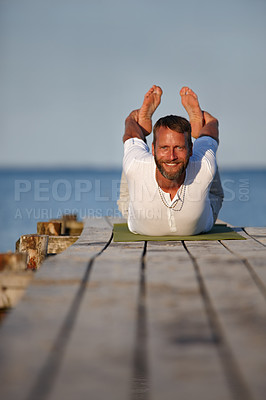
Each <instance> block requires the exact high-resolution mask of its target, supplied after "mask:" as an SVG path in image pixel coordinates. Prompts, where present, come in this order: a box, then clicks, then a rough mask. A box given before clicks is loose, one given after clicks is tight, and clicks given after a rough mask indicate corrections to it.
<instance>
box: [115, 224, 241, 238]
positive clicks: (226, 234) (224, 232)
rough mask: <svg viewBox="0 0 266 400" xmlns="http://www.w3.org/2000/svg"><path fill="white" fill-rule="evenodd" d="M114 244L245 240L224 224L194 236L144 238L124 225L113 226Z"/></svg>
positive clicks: (144, 236)
mask: <svg viewBox="0 0 266 400" xmlns="http://www.w3.org/2000/svg"><path fill="white" fill-rule="evenodd" d="M113 233H114V237H113V240H114V242H139V241H143V240H144V241H145V240H147V241H148V240H150V241H156V242H157V241H158V242H160V241H168V240H228V239H232V240H245V238H244V237H243V236H241V235H239V234H238V233H237V232H235V231H234V230H233V229H232V228H229V227H228V226H226V225H224V224H216V225H214V227H213V228H212V230H211V231H209V232H207V233H201V234H199V235H194V236H146V235H139V234H135V233H132V232H130V230H129V229H128V226H127V224H126V223H124V224H114V227H113Z"/></svg>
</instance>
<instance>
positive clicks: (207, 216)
mask: <svg viewBox="0 0 266 400" xmlns="http://www.w3.org/2000/svg"><path fill="white" fill-rule="evenodd" d="M217 147H218V143H217V142H216V140H214V139H212V138H211V137H208V136H203V137H200V138H198V139H196V141H195V142H194V145H193V154H192V156H191V157H190V159H189V163H188V166H187V169H186V177H185V181H184V183H183V185H182V186H181V187H180V188H179V190H178V191H177V193H176V195H175V197H174V198H173V200H171V198H170V194H169V193H166V192H164V191H162V189H161V188H159V186H158V183H157V181H156V177H155V172H156V164H155V161H154V157H153V155H152V154H151V153H150V152H149V147H148V145H147V144H146V143H145V142H144V141H143V140H141V139H138V138H131V139H128V140H126V142H125V143H124V159H123V169H124V172H125V175H126V178H127V182H128V188H129V197H130V202H129V209H128V227H129V229H130V231H131V232H133V233H140V234H144V235H152V236H163V235H196V234H198V233H201V232H207V231H209V230H210V229H211V228H212V226H213V222H214V221H213V213H212V209H211V205H210V200H209V196H208V192H209V187H210V184H211V182H212V180H213V178H214V175H215V172H216V168H217V166H216V151H217ZM178 199H179V200H178ZM176 200H178V201H177V202H176ZM175 203H176V204H175ZM174 204H175V206H174V207H172V208H171V206H173V205H174Z"/></svg>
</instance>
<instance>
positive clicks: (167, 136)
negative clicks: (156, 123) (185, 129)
mask: <svg viewBox="0 0 266 400" xmlns="http://www.w3.org/2000/svg"><path fill="white" fill-rule="evenodd" d="M152 154H153V156H154V159H155V163H156V166H157V168H158V170H159V171H160V173H161V174H162V175H163V176H164V177H165V178H166V179H169V180H171V181H173V180H176V179H178V178H179V177H180V176H181V175H182V174H183V173H184V171H185V170H186V168H187V165H188V161H189V157H190V156H191V155H192V149H189V148H188V146H187V141H186V134H183V133H178V132H175V131H172V130H171V129H169V128H166V127H163V126H161V127H160V128H159V129H158V130H157V132H156V144H155V146H154V145H153V144H152Z"/></svg>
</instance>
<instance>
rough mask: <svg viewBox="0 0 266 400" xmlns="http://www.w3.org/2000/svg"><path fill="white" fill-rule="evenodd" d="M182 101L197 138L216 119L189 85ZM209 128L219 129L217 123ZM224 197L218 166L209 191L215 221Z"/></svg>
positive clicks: (192, 131)
mask: <svg viewBox="0 0 266 400" xmlns="http://www.w3.org/2000/svg"><path fill="white" fill-rule="evenodd" d="M180 96H181V102H182V105H183V107H184V108H185V110H186V111H187V113H188V116H189V122H190V125H191V135H192V137H193V138H195V139H197V138H198V137H199V135H200V134H202V133H204V132H203V131H202V128H203V126H204V124H205V123H208V122H210V121H212V120H213V121H214V122H215V121H216V119H215V118H213V117H212V116H211V115H210V114H209V113H207V112H206V111H202V110H201V108H200V105H199V101H198V97H197V95H196V93H194V92H193V90H191V89H189V88H188V87H187V86H184V87H183V88H182V89H181V90H180ZM208 129H209V130H210V129H214V130H215V129H217V127H216V125H215V123H214V126H209V125H208ZM223 198H224V192H223V188H222V184H221V179H220V174H219V170H218V168H217V171H216V174H215V176H214V178H213V181H212V184H211V187H210V191H209V199H210V203H211V208H212V212H213V221H214V222H215V221H216V219H217V217H218V213H219V211H220V209H221V207H222V203H223Z"/></svg>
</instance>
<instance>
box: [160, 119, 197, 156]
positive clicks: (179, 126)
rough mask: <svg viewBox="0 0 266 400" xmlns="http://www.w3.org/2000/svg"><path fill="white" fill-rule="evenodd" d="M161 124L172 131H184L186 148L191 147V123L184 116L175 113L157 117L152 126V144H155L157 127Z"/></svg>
mask: <svg viewBox="0 0 266 400" xmlns="http://www.w3.org/2000/svg"><path fill="white" fill-rule="evenodd" d="M161 126H163V127H164V128H169V129H171V130H172V131H175V132H178V133H184V134H185V133H186V143H187V146H188V149H191V147H192V140H191V125H190V123H189V122H188V120H187V119H186V118H183V117H178V116H177V115H166V116H165V117H162V118H160V119H158V121H157V122H156V124H155V125H154V127H153V144H154V146H155V144H156V133H157V131H158V129H159V128H160V127H161Z"/></svg>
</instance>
